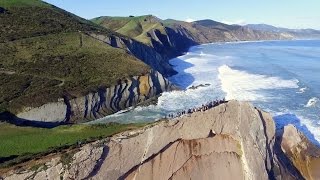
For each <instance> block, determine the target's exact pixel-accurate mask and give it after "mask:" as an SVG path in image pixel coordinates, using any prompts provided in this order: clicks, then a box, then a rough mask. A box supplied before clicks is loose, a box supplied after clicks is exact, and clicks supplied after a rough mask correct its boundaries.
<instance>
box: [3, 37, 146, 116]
mask: <svg viewBox="0 0 320 180" xmlns="http://www.w3.org/2000/svg"><path fill="white" fill-rule="evenodd" d="M0 52H1V53H0V75H1V76H0V84H2V86H1V87H0V112H3V111H10V112H12V113H16V112H19V111H20V110H21V108H23V107H39V106H41V105H43V104H45V103H48V102H55V101H57V100H58V99H59V98H62V97H64V96H66V95H67V96H69V97H70V98H73V97H79V96H83V95H86V94H87V93H89V92H95V91H97V90H98V89H99V88H101V87H109V86H111V85H114V84H117V82H118V81H119V79H126V78H127V77H130V76H135V75H142V74H146V73H148V71H149V67H148V66H147V65H145V64H144V63H143V62H141V61H139V60H137V59H136V58H134V57H133V56H131V55H129V54H128V53H126V52H125V51H124V50H121V49H116V48H113V47H111V46H109V45H107V44H104V43H103V42H100V41H97V40H95V39H94V38H92V37H90V36H88V35H85V34H82V33H59V34H54V35H46V36H40V37H33V38H26V39H22V40H17V41H12V42H7V43H0Z"/></svg>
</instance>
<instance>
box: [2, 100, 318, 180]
mask: <svg viewBox="0 0 320 180" xmlns="http://www.w3.org/2000/svg"><path fill="white" fill-rule="evenodd" d="M290 128H291V129H294V130H293V131H292V132H294V134H295V135H297V136H299V137H301V138H302V139H303V135H302V134H301V133H298V131H297V130H296V129H295V128H294V127H293V126H292V127H290ZM283 132H286V131H283ZM280 134H281V135H280ZM285 134H287V133H276V129H275V125H274V121H273V120H272V117H271V116H270V115H269V114H268V113H265V112H263V111H261V110H259V109H256V108H255V107H253V106H252V105H250V104H249V103H246V102H238V101H230V102H228V103H225V104H221V105H219V106H217V107H215V108H213V109H210V110H208V111H205V112H198V113H194V114H190V115H186V116H183V117H181V118H176V119H173V120H170V121H160V122H157V123H154V124H152V125H149V126H147V127H145V128H143V129H139V130H134V131H127V132H123V133H120V134H117V135H115V136H113V137H110V138H108V139H103V140H100V141H96V142H93V143H89V144H86V145H84V146H82V147H80V148H79V149H76V150H72V151H70V152H68V153H65V154H58V155H49V156H48V157H44V158H42V159H41V160H38V161H35V162H33V163H32V164H33V167H31V166H30V165H28V163H26V164H23V165H21V166H19V168H16V169H14V170H9V171H8V172H7V173H5V174H4V175H3V178H4V179H27V178H32V179H60V178H61V179H304V178H307V179H309V178H310V177H311V176H312V178H313V179H317V178H319V176H318V174H316V173H313V174H311V175H310V176H307V175H306V174H305V173H304V172H302V171H301V170H300V168H299V167H298V166H297V165H296V163H295V162H294V161H292V160H290V159H292V158H291V156H290V154H289V155H288V150H287V149H288V147H290V149H291V150H293V149H294V148H295V147H296V146H297V145H298V144H299V143H300V141H289V140H286V136H284V135H285ZM282 136H283V138H282ZM290 136H291V135H290ZM290 136H289V137H290ZM279 137H281V138H279ZM303 140H304V142H306V141H308V140H307V139H303ZM290 142H291V143H290ZM288 144H290V146H288ZM300 147H301V146H300ZM304 148H305V149H307V147H306V146H304ZM315 151H318V149H317V148H316V149H315V150H314V151H313V152H315ZM310 156H312V157H314V158H316V157H317V156H316V155H315V154H311V155H310ZM66 157H69V158H66ZM313 162H315V161H313ZM37 163H38V164H40V165H38V166H37V165H35V164H37ZM299 163H300V165H301V164H303V163H305V162H303V161H299ZM306 166H307V165H306ZM35 167H36V168H35Z"/></svg>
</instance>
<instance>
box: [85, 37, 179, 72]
mask: <svg viewBox="0 0 320 180" xmlns="http://www.w3.org/2000/svg"><path fill="white" fill-rule="evenodd" d="M90 36H91V37H94V38H96V39H98V40H100V41H102V42H104V43H106V44H108V45H111V46H112V47H116V48H121V49H125V50H127V51H129V52H130V53H131V54H132V55H134V56H135V57H136V58H138V59H140V60H141V61H143V62H144V63H146V64H148V65H149V66H150V67H151V68H152V69H155V70H157V71H158V72H160V73H161V74H162V75H164V76H165V77H168V76H171V75H174V74H176V71H174V69H173V68H172V66H171V65H170V64H169V59H171V58H173V57H174V55H170V54H167V53H161V51H157V49H154V48H153V47H150V46H148V45H145V44H143V43H141V42H138V41H135V40H133V39H128V38H125V37H118V36H113V35H111V36H106V35H102V34H96V33H90Z"/></svg>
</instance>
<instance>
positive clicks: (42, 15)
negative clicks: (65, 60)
mask: <svg viewBox="0 0 320 180" xmlns="http://www.w3.org/2000/svg"><path fill="white" fill-rule="evenodd" d="M0 7H2V8H4V9H5V10H6V13H0V26H1V28H0V34H1V35H0V42H6V41H12V40H17V39H21V38H29V37H35V36H41V35H47V34H52V33H60V32H78V31H83V32H84V31H94V32H101V33H106V34H114V33H113V32H111V31H110V30H107V29H105V28H102V27H100V26H97V25H96V24H94V23H92V22H90V21H87V20H85V19H82V18H80V17H78V16H75V15H73V14H71V13H69V12H66V11H64V10H62V9H59V8H57V7H55V6H52V5H50V4H47V3H45V2H42V1H40V0H1V1H0Z"/></svg>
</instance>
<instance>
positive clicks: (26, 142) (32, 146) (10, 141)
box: [0, 123, 146, 167]
mask: <svg viewBox="0 0 320 180" xmlns="http://www.w3.org/2000/svg"><path fill="white" fill-rule="evenodd" d="M145 125H146V124H143V123H141V124H117V123H110V124H101V125H84V124H81V125H70V126H59V127H56V128H52V129H44V128H33V127H17V126H14V125H11V124H8V123H1V124H0V139H1V141H0V159H3V160H6V161H2V162H1V166H0V167H7V166H11V165H13V164H17V163H21V162H24V161H26V160H31V159H34V158H37V157H39V155H40V156H42V155H45V154H48V153H53V152H59V151H62V150H64V149H66V148H68V147H71V146H74V147H75V148H76V147H78V145H79V142H81V143H83V144H85V143H88V142H91V141H95V140H98V139H102V138H106V137H108V136H111V135H114V134H116V133H119V132H122V131H126V130H132V129H136V128H140V127H143V126H145ZM71 154H72V153H71ZM71 154H69V155H68V153H66V155H65V156H64V158H62V160H63V162H64V163H65V164H68V161H69V160H68V159H70V158H69V156H71ZM6 157H14V158H13V159H11V160H9V159H8V158H6Z"/></svg>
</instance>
